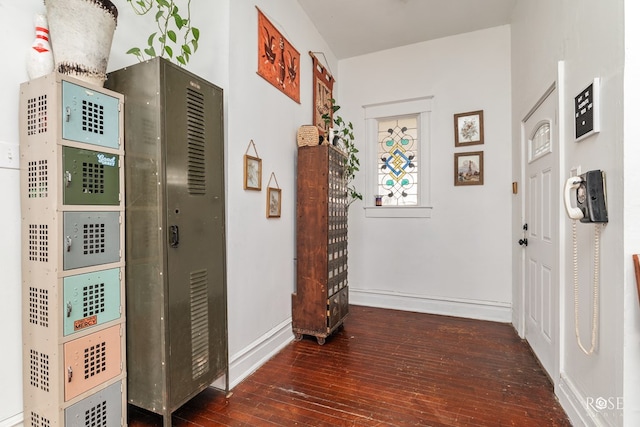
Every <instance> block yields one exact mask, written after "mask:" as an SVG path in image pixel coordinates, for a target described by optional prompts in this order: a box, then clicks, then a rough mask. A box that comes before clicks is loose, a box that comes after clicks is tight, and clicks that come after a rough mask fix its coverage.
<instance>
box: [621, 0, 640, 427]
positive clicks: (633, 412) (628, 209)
mask: <svg viewBox="0 0 640 427" xmlns="http://www.w3.org/2000/svg"><path fill="white" fill-rule="evenodd" d="M624 13H625V40H626V42H625V44H626V46H625V48H626V49H625V53H626V55H625V70H624V93H625V97H624V133H625V144H624V182H625V183H626V184H625V186H624V209H625V212H624V218H625V222H624V224H625V226H624V236H625V237H624V239H625V248H624V262H625V266H624V271H625V280H624V283H625V289H624V313H625V314H624V342H625V345H624V396H625V401H624V403H625V405H624V423H625V424H624V425H625V426H637V425H640V381H638V378H640V308H639V307H640V305H639V300H638V291H637V288H636V279H635V275H634V268H633V266H632V255H633V254H639V253H640V221H638V218H640V191H637V183H640V168H638V166H637V164H638V159H640V144H638V143H637V140H636V139H635V138H634V137H633V135H634V134H635V131H636V126H637V117H638V115H640V106H638V103H637V102H635V100H636V99H637V98H638V96H640V79H639V78H638V76H640V44H639V43H637V41H638V40H640V26H639V25H637V23H638V20H639V19H640V4H639V3H638V2H637V1H635V0H625V2H624Z"/></svg>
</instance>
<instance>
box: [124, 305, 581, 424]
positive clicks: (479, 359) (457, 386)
mask: <svg viewBox="0 0 640 427" xmlns="http://www.w3.org/2000/svg"><path fill="white" fill-rule="evenodd" d="M350 310H351V314H350V316H349V317H348V318H347V319H346V321H345V324H344V327H343V328H341V329H339V330H338V331H336V333H335V334H334V335H333V336H331V337H329V338H328V339H327V342H326V344H325V345H323V346H320V345H318V344H317V342H316V340H315V339H313V338H305V339H303V340H302V341H300V342H292V343H291V344H289V345H288V346H287V347H285V348H284V349H283V350H282V351H281V352H280V353H278V354H277V355H276V356H275V357H273V358H272V359H271V360H269V361H268V362H267V363H266V364H265V365H263V366H262V367H261V368H260V369H259V370H258V371H256V372H255V373H254V374H253V375H251V376H250V377H248V378H247V379H245V380H244V381H243V382H242V383H240V384H239V385H237V386H236V387H235V388H234V389H233V390H232V393H231V395H230V396H225V395H224V393H222V392H220V391H217V390H214V389H208V390H205V391H204V392H202V393H201V394H199V395H198V396H196V397H195V398H194V399H192V400H191V401H190V402H189V403H187V404H186V405H185V406H183V407H182V408H180V409H178V410H177V411H176V412H175V413H174V414H173V419H172V421H173V425H175V426H474V427H476V426H487V427H497V426H518V427H524V426H536V427H547V426H570V425H571V424H570V423H569V421H568V419H567V417H566V415H565V413H564V412H563V410H562V408H561V407H560V405H559V403H558V402H557V401H556V399H555V397H554V394H553V388H552V386H551V384H550V382H549V380H548V378H547V377H546V375H545V373H544V371H543V370H542V369H541V367H540V366H539V365H538V363H537V361H536V359H535V358H534V357H533V355H532V354H531V351H530V349H529V347H528V346H527V344H526V343H525V342H523V341H522V340H520V339H519V338H518V336H517V334H516V333H515V331H514V330H513V328H512V326H511V325H507V324H502V323H494V322H484V321H477V320H468V319H460V318H454V317H445V316H435V315H429V314H418V313H410V312H403V311H394V310H383V309H376V308H369V307H361V306H353V305H352V306H351V307H350ZM129 425H130V426H132V427H144V426H161V425H162V418H161V417H160V416H158V415H155V414H151V413H147V412H145V411H141V410H139V409H137V408H133V407H130V408H129Z"/></svg>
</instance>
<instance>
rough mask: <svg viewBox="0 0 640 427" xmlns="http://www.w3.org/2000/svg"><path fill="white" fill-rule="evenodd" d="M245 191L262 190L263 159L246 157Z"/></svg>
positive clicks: (246, 155)
mask: <svg viewBox="0 0 640 427" xmlns="http://www.w3.org/2000/svg"><path fill="white" fill-rule="evenodd" d="M244 189H245V190H256V191H260V190H262V159H260V158H258V157H253V156H250V155H248V154H245V155H244Z"/></svg>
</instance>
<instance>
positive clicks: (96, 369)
mask: <svg viewBox="0 0 640 427" xmlns="http://www.w3.org/2000/svg"><path fill="white" fill-rule="evenodd" d="M106 370H107V343H106V342H101V343H99V344H96V345H92V346H91V347H87V348H85V349H84V379H85V380H86V379H88V378H91V377H93V376H95V375H98V374H100V373H101V372H104V371H106Z"/></svg>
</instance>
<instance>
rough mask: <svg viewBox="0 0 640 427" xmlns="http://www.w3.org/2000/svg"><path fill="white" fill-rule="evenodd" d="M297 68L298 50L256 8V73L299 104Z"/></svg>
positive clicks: (298, 65) (298, 64) (298, 66)
mask: <svg viewBox="0 0 640 427" xmlns="http://www.w3.org/2000/svg"><path fill="white" fill-rule="evenodd" d="M256 9H258V8H256ZM299 68H300V54H299V53H298V51H297V50H296V49H295V48H294V47H293V46H292V45H291V43H289V42H288V41H287V39H286V38H284V36H283V35H282V34H280V32H279V31H278V30H277V29H276V27H274V26H273V24H272V23H271V22H270V21H269V20H268V19H267V18H266V17H265V16H264V14H263V13H262V11H261V10H260V9H258V75H259V76H261V77H262V78H263V79H265V80H266V81H268V82H269V83H271V84H272V85H273V86H275V87H276V88H278V89H279V90H280V91H281V92H282V93H284V94H285V95H287V96H288V97H289V98H291V99H293V100H294V101H295V102H297V103H298V104H299V103H300V70H299Z"/></svg>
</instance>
